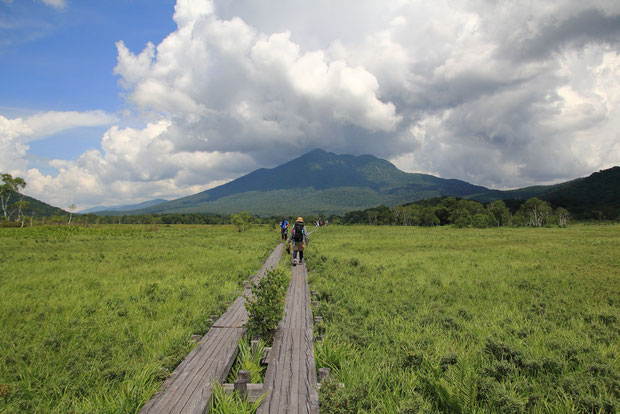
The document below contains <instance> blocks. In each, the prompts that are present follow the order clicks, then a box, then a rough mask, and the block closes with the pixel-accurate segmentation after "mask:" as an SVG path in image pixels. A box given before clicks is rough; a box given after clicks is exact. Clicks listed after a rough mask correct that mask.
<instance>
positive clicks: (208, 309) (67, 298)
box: [0, 225, 279, 413]
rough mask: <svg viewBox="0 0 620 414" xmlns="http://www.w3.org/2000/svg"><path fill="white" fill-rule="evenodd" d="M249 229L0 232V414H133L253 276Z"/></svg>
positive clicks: (266, 235)
mask: <svg viewBox="0 0 620 414" xmlns="http://www.w3.org/2000/svg"><path fill="white" fill-rule="evenodd" d="M278 238H279V233H278V232H277V231H275V230H271V229H268V228H267V227H257V228H254V229H252V230H250V231H247V232H244V233H238V232H236V231H235V230H234V229H233V228H232V227H229V226H195V227H192V226H172V227H166V226H159V227H157V226H150V225H149V226H101V227H89V228H83V227H66V226H60V227H34V228H24V229H8V228H7V229H0V327H1V334H0V412H25V413H32V412H46V413H47V412H57V413H68V412H78V413H82V412H84V413H86V412H87V413H103V412H105V413H119V412H135V411H137V409H139V408H140V407H141V406H142V404H144V403H145V402H146V401H147V400H148V398H149V397H150V396H151V395H152V394H153V393H154V392H155V391H156V390H157V389H158V387H159V385H160V384H161V382H162V381H163V380H164V379H165V378H166V376H167V375H168V374H169V373H170V372H171V370H172V369H173V368H174V367H175V366H176V365H177V364H178V363H179V362H180V361H181V360H182V359H183V358H184V357H185V355H186V354H187V353H188V352H189V351H190V350H191V349H192V347H193V346H194V343H193V342H192V341H191V340H190V337H191V335H193V334H204V333H205V332H206V331H207V330H208V328H209V326H210V323H211V322H210V321H209V318H210V316H211V315H212V314H218V315H219V314H221V312H222V311H223V310H224V309H225V308H226V302H227V301H229V300H232V299H234V298H236V297H237V296H238V295H239V292H240V291H241V286H242V283H243V281H245V280H246V279H247V277H248V276H249V275H251V274H255V273H256V272H257V271H258V269H259V268H260V267H261V259H263V258H265V257H266V256H267V254H268V253H269V252H270V251H271V250H272V249H273V247H274V246H275V245H276V243H277V241H278Z"/></svg>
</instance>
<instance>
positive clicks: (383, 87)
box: [0, 0, 620, 208]
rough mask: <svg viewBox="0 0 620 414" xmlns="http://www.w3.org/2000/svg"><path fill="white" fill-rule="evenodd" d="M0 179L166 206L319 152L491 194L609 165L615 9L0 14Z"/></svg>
mask: <svg viewBox="0 0 620 414" xmlns="http://www.w3.org/2000/svg"><path fill="white" fill-rule="evenodd" d="M0 59H1V61H2V64H1V65H0V91H1V93H0V171H2V172H10V173H12V174H14V175H18V176H21V177H24V178H25V179H26V181H27V183H28V186H27V187H26V189H25V193H26V194H28V195H31V196H34V197H36V198H39V199H41V200H43V201H46V202H48V203H51V204H53V205H56V206H60V207H66V206H68V205H69V204H72V203H75V204H76V205H78V207H79V208H86V207H90V206H94V205H115V204H130V203H137V202H142V201H146V200H149V199H153V198H168V199H171V198H176V197H181V196H184V195H188V194H193V193H196V192H199V191H202V190H205V189H207V188H211V187H213V186H216V185H219V184H222V183H224V182H227V181H229V180H231V179H234V178H237V177H239V176H241V175H243V174H246V173H248V172H251V171H252V170H254V169H256V168H261V167H273V166H275V165H278V164H279V163H282V162H285V161H288V160H290V159H291V158H293V157H296V156H299V155H301V154H302V153H304V152H306V151H309V150H311V149H314V148H323V149H325V150H327V151H332V152H335V153H350V154H355V155H359V154H366V153H368V154H373V155H376V156H379V157H382V158H386V159H388V160H390V161H392V162H393V163H395V164H396V165H397V166H398V167H399V168H401V169H403V170H405V171H410V172H423V173H430V174H433V175H437V176H440V177H444V178H459V179H462V180H466V181H469V182H471V183H474V184H479V185H485V186H487V187H492V188H515V187H521V186H526V185H533V184H547V183H554V182H560V181H565V180H569V179H573V178H576V177H580V176H585V175H589V174H591V173H592V172H594V171H597V170H599V169H603V168H609V167H611V166H614V165H619V164H620V133H619V132H618V131H620V3H618V2H617V1H616V0H595V1H592V2H582V1H577V0H558V1H556V2H552V3H548V2H545V3H542V2H540V3H537V2H534V3H532V2H525V1H521V0H507V1H505V2H501V4H500V3H498V4H493V3H485V2H482V3H481V2H479V1H476V0H463V1H460V2H451V1H448V0H438V1H436V2H432V3H430V2H427V1H423V0H408V1H402V0H384V1H381V2H378V1H376V0H340V1H338V2H333V1H328V0H315V1H306V0H288V1H284V0H262V1H261V2H256V1H254V0H176V1H163V0H151V1H145V0H144V1H143V0H124V1H121V0H102V1H88V0H80V1H78V0H37V1H35V0H13V1H8V0H0Z"/></svg>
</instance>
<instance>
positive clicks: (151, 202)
mask: <svg viewBox="0 0 620 414" xmlns="http://www.w3.org/2000/svg"><path fill="white" fill-rule="evenodd" d="M166 201H168V200H165V199H163V198H157V199H155V200H149V201H144V202H142V203H138V204H126V205H121V206H97V207H91V208H87V209H85V210H81V211H78V214H88V213H98V212H101V211H129V210H139V209H141V208H147V207H152V206H155V205H157V204H161V203H165V202H166Z"/></svg>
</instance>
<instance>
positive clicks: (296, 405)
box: [258, 264, 319, 414]
mask: <svg viewBox="0 0 620 414" xmlns="http://www.w3.org/2000/svg"><path fill="white" fill-rule="evenodd" d="M307 275H308V270H307V269H306V266H305V264H304V265H298V266H294V267H293V268H292V275H291V283H290V285H289V288H288V291H287V294H286V307H285V310H286V315H285V316H284V319H282V321H280V324H279V325H278V329H277V331H276V336H275V339H274V343H273V347H272V349H271V352H269V359H268V364H269V365H268V367H267V372H266V373H265V380H264V382H263V392H266V393H267V396H266V398H265V401H264V402H263V403H262V404H261V406H260V407H259V409H258V413H259V414H267V413H269V414H275V413H281V414H284V413H290V414H295V413H313V414H314V413H318V412H319V396H318V392H317V379H316V367H315V361H314V348H313V339H312V311H311V309H310V301H311V298H310V289H309V287H308V282H307V280H306V277H307Z"/></svg>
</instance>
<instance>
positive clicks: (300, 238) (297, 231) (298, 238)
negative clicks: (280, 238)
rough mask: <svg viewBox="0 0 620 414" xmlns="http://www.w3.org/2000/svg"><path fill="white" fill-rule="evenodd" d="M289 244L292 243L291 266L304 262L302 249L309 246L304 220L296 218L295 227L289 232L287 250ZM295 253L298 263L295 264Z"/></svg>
mask: <svg viewBox="0 0 620 414" xmlns="http://www.w3.org/2000/svg"><path fill="white" fill-rule="evenodd" d="M291 242H293V266H296V265H297V263H299V264H302V263H303V261H304V248H305V247H306V246H307V245H308V244H309V240H308V234H307V233H306V226H305V225H304V219H303V218H301V217H297V220H295V225H294V226H293V229H292V230H291V236H290V237H289V238H288V246H289V248H290V246H291ZM297 253H299V262H297Z"/></svg>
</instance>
